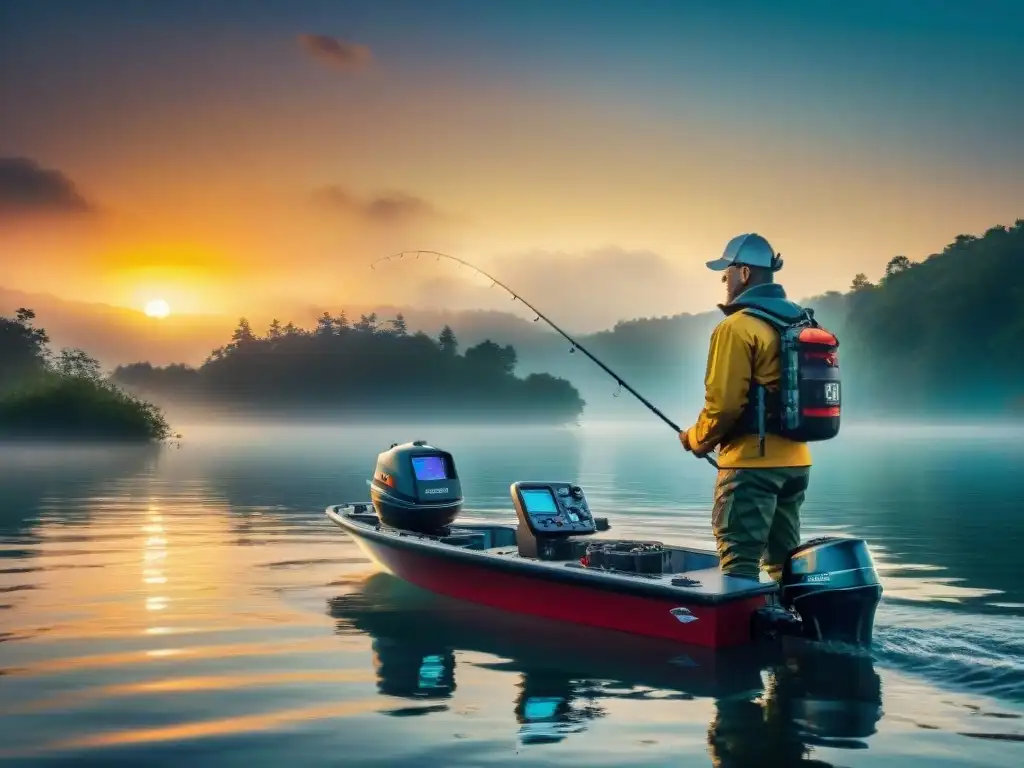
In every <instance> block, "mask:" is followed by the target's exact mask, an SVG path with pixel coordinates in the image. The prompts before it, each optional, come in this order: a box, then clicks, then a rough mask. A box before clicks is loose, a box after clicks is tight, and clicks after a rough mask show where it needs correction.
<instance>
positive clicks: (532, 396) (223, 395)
mask: <svg viewBox="0 0 1024 768" xmlns="http://www.w3.org/2000/svg"><path fill="white" fill-rule="evenodd" d="M516 362H517V356H516V351H515V349H514V348H513V347H511V346H504V347H502V346H500V345H498V344H496V343H494V342H492V341H489V340H488V341H484V342H481V343H480V344H477V345H476V346H473V347H470V348H469V349H467V350H466V351H465V353H464V354H462V355H460V354H458V339H457V338H456V337H455V333H454V331H452V329H451V328H449V327H447V326H445V328H444V330H442V332H441V334H440V336H439V338H438V340H437V341H434V340H433V339H431V338H430V337H429V336H427V335H426V334H424V333H413V334H410V333H409V329H408V327H407V325H406V322H405V318H404V317H402V316H401V315H398V316H397V317H396V318H395V319H394V320H391V321H388V322H387V323H382V322H381V321H380V320H379V319H378V318H377V316H376V315H375V314H371V315H363V316H361V317H360V319H359V321H358V322H356V323H355V324H354V325H352V326H349V324H348V321H347V319H346V318H345V315H344V313H342V314H341V315H339V316H338V317H331V315H330V314H329V313H326V312H325V313H324V314H323V315H322V316H321V317H320V318H318V320H317V322H316V325H315V327H314V328H313V329H311V330H309V331H306V330H302V329H300V328H297V327H296V326H294V325H293V324H291V323H289V324H288V325H287V326H285V329H284V331H282V330H281V327H280V323H279V322H278V321H274V323H272V324H271V327H270V329H269V330H268V332H267V333H266V335H265V336H262V337H259V336H257V335H256V334H254V333H253V331H252V329H251V327H250V326H249V323H248V322H247V321H245V320H244V319H242V320H241V321H240V322H239V325H238V328H237V329H236V330H235V332H234V334H233V335H232V338H231V341H230V343H228V344H227V345H226V346H224V347H222V348H220V349H218V350H215V351H214V352H213V353H212V354H211V355H210V356H209V357H208V358H207V360H206V362H205V363H203V365H202V366H200V367H199V368H191V367H188V366H182V365H172V366H167V367H165V368H154V367H153V366H151V365H150V364H149V363H134V364H132V365H127V366H122V367H120V368H118V369H117V370H116V371H114V374H113V379H114V380H115V381H117V382H118V383H119V384H121V385H123V386H125V387H129V388H131V389H133V390H136V391H139V392H145V393H147V394H148V395H152V396H155V397H160V398H161V399H166V400H173V401H176V402H190V403H195V404H199V403H202V404H207V405H217V406H218V407H222V408H228V409H235V410H238V411H240V412H244V413H246V414H253V413H261V414H272V413H280V414H286V413H287V414H296V413H301V412H303V411H305V412H308V413H310V414H319V413H331V414H332V415H339V416H346V417H349V418H353V419H360V418H373V419H380V418H406V419H407V418H422V417H427V418H438V417H444V418H463V419H474V420H476V419H480V420H488V421H492V420H499V421H500V420H502V419H503V418H508V419H512V420H515V421H522V420H534V419H536V420H543V421H545V422H550V421H556V422H570V421H574V420H575V419H577V418H578V417H579V415H580V414H581V413H582V411H583V407H584V405H585V403H584V401H583V399H582V398H581V397H580V395H579V392H578V391H577V390H576V389H575V388H574V387H573V386H572V385H571V384H570V383H569V382H568V381H566V380H564V379H560V378H555V377H553V376H549V375H547V374H533V375H531V376H529V377H527V378H526V379H520V378H518V377H516V376H515V373H514V371H515V367H516Z"/></svg>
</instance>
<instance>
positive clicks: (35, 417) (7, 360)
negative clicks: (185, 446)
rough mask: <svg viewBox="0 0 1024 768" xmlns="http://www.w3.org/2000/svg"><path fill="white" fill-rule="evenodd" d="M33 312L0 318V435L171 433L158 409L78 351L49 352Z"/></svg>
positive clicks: (150, 438) (142, 436)
mask: <svg viewBox="0 0 1024 768" xmlns="http://www.w3.org/2000/svg"><path fill="white" fill-rule="evenodd" d="M34 321H35V313H34V312H33V311H32V310H31V309H24V308H22V309H19V310H18V311H17V312H16V313H15V316H14V317H13V318H7V317H0V438H6V439H12V438H13V439H19V440H22V439H30V440H67V439H72V440H90V441H91V440H111V441H127V442H155V441H162V440H165V439H167V438H170V437H172V432H171V428H170V426H169V425H168V423H167V420H166V419H165V418H164V415H163V413H162V412H161V411H160V409H159V408H157V407H156V406H155V405H153V404H152V403H149V402H146V401H145V400H142V399H140V398H138V397H136V396H135V395H132V394H130V393H128V392H126V391H124V390H123V389H122V388H120V387H119V386H117V385H116V384H115V383H114V382H113V381H111V380H110V379H109V378H107V377H104V376H103V374H102V373H101V371H100V365H99V363H98V362H97V361H96V360H94V359H93V358H91V357H90V356H89V355H88V354H86V353H85V352H83V351H82V350H80V349H68V348H65V349H62V350H61V351H60V353H59V354H56V355H54V354H53V353H52V352H51V350H50V348H49V343H50V339H49V336H48V335H47V333H46V331H45V330H44V329H42V328H37V327H35V325H34Z"/></svg>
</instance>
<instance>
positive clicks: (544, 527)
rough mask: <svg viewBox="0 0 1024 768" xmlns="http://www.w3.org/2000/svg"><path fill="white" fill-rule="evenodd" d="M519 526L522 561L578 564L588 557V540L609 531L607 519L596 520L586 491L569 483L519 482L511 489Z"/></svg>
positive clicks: (517, 535) (517, 536)
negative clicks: (599, 532) (574, 562)
mask: <svg viewBox="0 0 1024 768" xmlns="http://www.w3.org/2000/svg"><path fill="white" fill-rule="evenodd" d="M509 491H510V493H511V494H512V503H513V504H514V505H515V508H516V515H517V517H518V518H519V526H518V528H517V529H516V544H517V545H518V546H519V555H520V557H536V558H539V559H541V560H578V559H579V558H581V557H582V556H583V555H585V554H586V550H587V544H586V541H585V539H584V538H582V537H586V536H590V535H591V534H594V533H597V532H598V531H606V530H608V520H607V519H606V518H595V517H594V515H593V513H592V512H591V511H590V505H589V504H588V503H587V497H586V494H584V493H583V489H582V488H581V487H580V486H578V485H576V484H574V483H566V482H561V481H559V482H517V483H512V485H511V487H510V488H509Z"/></svg>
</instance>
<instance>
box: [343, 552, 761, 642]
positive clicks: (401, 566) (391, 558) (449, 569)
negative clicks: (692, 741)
mask: <svg viewBox="0 0 1024 768" xmlns="http://www.w3.org/2000/svg"><path fill="white" fill-rule="evenodd" d="M353 538H354V539H355V540H356V542H357V543H358V545H359V547H360V548H361V549H362V550H363V551H364V552H365V553H366V554H367V556H368V557H370V558H371V559H372V560H374V561H375V562H376V563H377V564H379V565H380V566H381V567H382V568H384V569H385V570H387V571H389V572H390V573H392V574H394V575H395V576H397V577H399V578H401V579H403V580H405V581H408V582H410V583H412V584H415V585H416V586H418V587H421V588H423V589H426V590H428V591H430V592H436V593H438V594H442V595H448V596H450V597H454V598H458V599H461V600H466V601H469V602H473V603H479V604H483V605H489V606H492V607H495V608H500V609H502V610H506V611H513V612H516V613H522V614H529V615H533V616H541V617H544V618H547V619H555V620H558V621H567V622H572V623H574V624H585V625H589V626H594V627H602V628H604V629H612V630H618V631H621V632H628V633H630V634H634V635H644V636H647V637H658V638H666V639H670V640H676V641H678V642H680V643H686V644H689V645H697V646H703V647H707V648H727V647H733V646H739V645H743V644H746V643H749V642H750V640H751V634H750V624H751V618H752V616H753V614H754V612H755V611H757V610H758V609H759V608H762V607H763V606H764V605H765V604H766V600H767V598H766V596H765V595H764V594H758V595H752V596H749V597H741V598H737V599H735V600H730V601H727V602H722V603H717V604H700V603H686V602H684V601H680V600H674V599H670V598H661V597H645V596H640V595H630V594H622V593H619V592H616V591H614V590H612V589H602V588H599V587H589V586H586V585H578V584H567V583H560V582H556V581H551V580H549V579H544V578H540V577H537V578H534V577H530V576H527V575H521V574H516V573H509V572H507V571H505V570H502V569H497V568H488V567H486V566H484V565H476V564H471V563H465V562H459V561H456V560H452V559H449V558H445V557H438V556H435V555H431V554H429V553H422V552H417V551H413V550H410V549H407V548H399V547H392V546H388V544H387V543H385V542H382V541H377V540H374V539H371V538H364V537H362V536H359V535H358V534H355V533H353ZM679 608H683V609H685V611H684V612H682V613H681V617H682V618H683V619H685V621H681V620H680V619H679V618H677V617H676V616H677V614H676V613H673V609H679Z"/></svg>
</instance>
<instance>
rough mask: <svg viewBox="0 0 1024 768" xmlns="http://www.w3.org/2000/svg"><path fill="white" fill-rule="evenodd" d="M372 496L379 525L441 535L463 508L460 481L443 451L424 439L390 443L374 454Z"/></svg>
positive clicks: (371, 483)
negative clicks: (374, 465) (384, 448)
mask: <svg viewBox="0 0 1024 768" xmlns="http://www.w3.org/2000/svg"><path fill="white" fill-rule="evenodd" d="M368 484H369V486H370V500H371V501H372V502H373V508H374V509H375V510H376V512H377V517H378V518H379V519H380V522H381V524H382V525H386V526H388V527H389V528H398V529H401V530H404V531H412V532H414V533H424V534H428V535H443V534H445V533H447V527H448V526H449V525H451V524H452V523H453V522H454V521H455V518H456V517H458V515H459V512H461V511H462V485H461V483H460V482H459V475H458V473H457V472H456V471H455V461H454V459H452V455H451V454H450V453H448V452H447V451H442V450H440V449H438V448H434V447H433V446H430V445H427V443H426V441H425V440H415V441H413V442H411V443H403V444H402V445H398V444H397V443H395V444H393V445H392V446H391V448H390V449H388V450H387V451H385V452H384V453H382V454H380V455H379V456H378V457H377V468H376V469H375V470H374V472H373V480H372V481H368Z"/></svg>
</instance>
